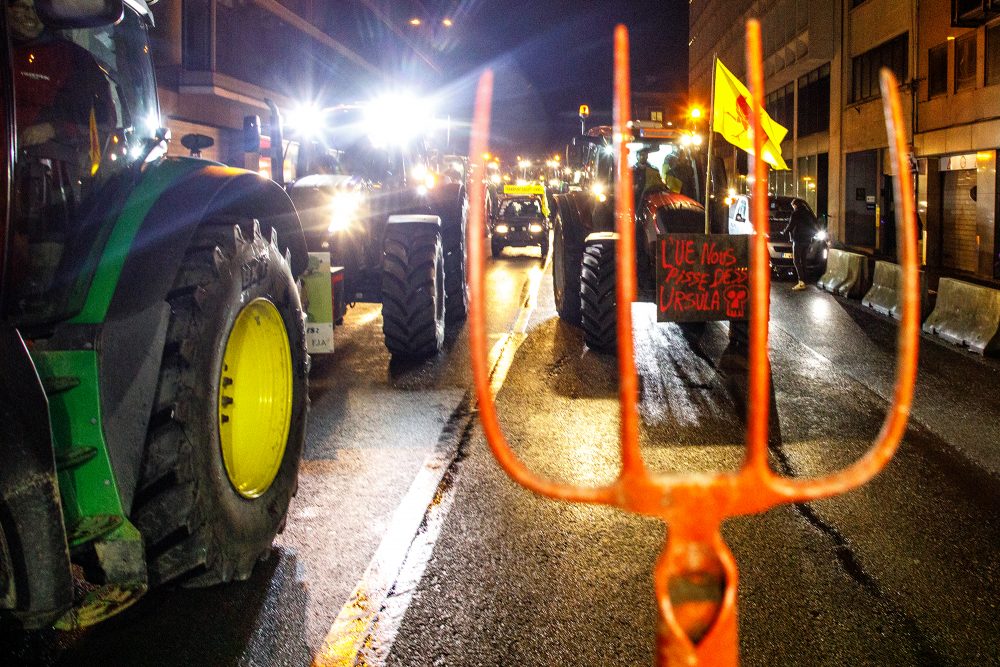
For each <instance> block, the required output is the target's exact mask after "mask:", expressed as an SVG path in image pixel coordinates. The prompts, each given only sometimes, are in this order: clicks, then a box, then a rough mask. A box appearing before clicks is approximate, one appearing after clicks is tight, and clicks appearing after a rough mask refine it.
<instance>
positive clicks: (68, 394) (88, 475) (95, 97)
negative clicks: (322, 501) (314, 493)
mask: <svg viewBox="0 0 1000 667" xmlns="http://www.w3.org/2000/svg"><path fill="white" fill-rule="evenodd" d="M6 9H7V11H6V12H4V13H2V14H0V33H2V34H3V37H2V40H0V50H3V51H4V53H3V58H2V59H0V62H2V63H3V66H2V67H0V87H2V89H3V98H2V99H3V105H2V107H0V142H2V144H3V147H4V150H3V158H2V161H0V175H2V178H0V184H2V185H0V210H2V211H3V218H2V220H0V277H2V278H0V419H2V421H3V424H4V426H3V428H2V429H0V621H2V622H4V623H7V622H11V621H13V622H15V623H17V624H18V625H20V626H21V627H24V628H29V629H32V628H44V627H49V626H52V625H55V626H56V627H57V628H61V629H72V628H77V627H82V626H87V625H91V624H93V623H96V622H98V621H101V620H102V619H104V618H106V617H108V616H110V615H112V614H115V613H117V612H118V611H120V610H121V609H124V608H125V607H127V606H128V605H129V604H131V603H133V602H134V601H135V600H137V599H138V598H139V597H140V596H141V595H142V594H143V593H144V592H145V591H146V590H147V588H149V587H152V586H157V585H160V584H164V583H167V582H176V583H180V584H183V585H185V586H205V585H210V584H216V583H221V582H226V581H230V580H233V579H246V578H247V577H249V576H250V572H251V570H252V568H253V567H254V564H255V563H256V562H257V560H258V559H259V558H260V557H261V556H262V554H265V553H267V551H268V549H269V548H270V545H271V541H272V539H273V538H274V535H275V534H276V533H277V531H278V530H279V528H280V527H281V526H282V525H283V523H284V521H285V516H286V512H287V508H288V503H289V501H290V499H291V497H292V495H293V494H294V492H295V489H296V480H297V475H298V468H299V461H300V457H301V452H302V446H303V439H304V433H305V423H306V412H307V407H308V395H307V392H308V379H307V371H308V358H307V355H306V348H305V339H304V336H305V334H304V330H303V312H302V306H301V303H300V300H299V293H298V291H297V289H296V280H297V277H298V276H299V275H300V274H301V272H302V271H303V270H304V269H305V267H306V264H307V259H308V257H307V253H306V246H305V239H304V237H303V235H302V229H301V227H300V225H299V221H298V217H297V216H296V213H295V209H294V207H293V206H292V203H291V201H290V200H289V198H288V196H287V195H286V194H285V193H284V191H283V190H282V189H281V188H280V187H279V186H278V185H276V184H274V183H272V182H270V181H267V180H263V179H261V178H259V177H258V176H257V175H256V174H254V173H251V172H248V171H243V170H237V169H230V168H227V167H224V166H222V165H217V164H214V163H210V162H206V161H203V160H195V159H188V158H182V159H172V158H166V157H163V154H164V153H165V147H166V144H167V141H168V139H169V132H168V131H167V130H165V129H163V128H161V124H160V114H159V105H158V101H157V97H156V85H155V81H154V78H153V66H152V63H151V61H150V55H149V43H150V42H149V39H150V38H149V35H148V34H147V27H148V26H149V25H150V23H151V18H150V14H149V9H148V7H147V5H146V3H145V2H143V0H128V1H127V2H123V0H72V1H70V0H35V3H34V7H32V5H31V4H30V3H23V2H21V3H16V4H13V3H8V5H7V7H6ZM36 12H37V15H36Z"/></svg>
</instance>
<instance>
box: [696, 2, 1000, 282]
mask: <svg viewBox="0 0 1000 667" xmlns="http://www.w3.org/2000/svg"><path fill="white" fill-rule="evenodd" d="M690 16H691V20H690V28H691V44H690V79H691V96H692V99H694V100H706V101H707V99H708V96H709V90H710V82H711V62H712V57H713V55H715V54H717V55H718V56H719V57H720V58H722V59H723V60H724V62H725V63H726V65H727V66H729V67H730V69H732V70H733V71H734V72H735V73H737V74H738V75H740V76H741V77H743V73H744V72H745V65H744V64H743V60H744V58H745V56H744V49H745V39H744V34H743V31H744V26H745V23H746V20H747V19H749V18H751V17H757V18H759V19H760V20H761V23H762V28H763V37H764V56H765V76H766V86H767V99H766V100H765V106H766V108H767V110H768V112H769V113H770V114H771V116H772V117H773V118H775V120H777V121H778V122H780V123H781V124H782V125H785V126H786V127H788V128H789V135H788V137H787V138H786V140H785V141H784V142H783V144H782V153H783V155H784V156H785V158H786V162H788V164H789V165H790V166H791V167H792V170H791V171H790V172H772V173H771V177H770V179H771V180H770V187H771V190H772V192H774V193H775V194H790V195H796V196H800V197H803V198H805V199H807V200H809V201H810V203H811V204H813V205H814V208H815V209H816V211H817V213H820V214H822V213H823V212H824V211H825V212H826V213H827V214H828V221H829V229H830V232H831V236H832V238H833V239H834V240H835V241H836V242H837V243H839V244H841V245H843V246H846V247H849V248H853V249H856V250H860V251H863V252H867V253H869V254H872V255H875V256H880V257H887V258H890V259H892V258H895V256H896V233H895V224H894V219H895V202H894V194H893V188H892V171H893V167H892V165H891V162H890V160H889V156H888V141H887V138H886V136H885V124H884V120H883V115H882V101H881V93H880V90H879V71H880V69H881V68H883V67H887V68H889V69H891V70H892V71H893V72H894V73H895V74H896V77H897V78H898V79H899V81H900V83H901V93H902V102H903V111H904V117H905V119H906V132H907V139H908V141H909V143H910V145H911V147H912V151H911V163H912V164H913V165H914V166H915V167H916V171H917V204H918V212H919V216H920V222H921V227H922V231H923V232H925V244H924V253H925V259H926V265H927V267H928V269H930V270H932V273H934V274H959V275H962V276H964V277H970V278H975V279H979V280H981V281H993V280H997V279H1000V260H998V257H1000V234H998V233H997V215H996V211H997V205H998V201H997V190H998V188H997V176H996V157H997V147H998V145H1000V2H997V1H996V0H982V1H978V2H976V1H971V0H923V1H922V2H915V1H914V0H836V1H834V0H826V1H823V0H819V1H814V2H798V1H797V0H771V1H768V0H758V1H756V2H752V1H743V2H724V1H722V0H700V1H699V0H696V1H695V2H693V3H692V5H691V14H690ZM734 164H735V167H736V169H735V173H736V178H737V179H739V178H741V177H742V174H741V172H740V166H741V160H739V159H737V160H734ZM735 184H736V185H737V186H740V185H741V183H740V182H739V180H736V181H735ZM813 191H814V193H815V194H813Z"/></svg>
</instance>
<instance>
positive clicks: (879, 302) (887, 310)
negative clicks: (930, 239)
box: [861, 260, 929, 320]
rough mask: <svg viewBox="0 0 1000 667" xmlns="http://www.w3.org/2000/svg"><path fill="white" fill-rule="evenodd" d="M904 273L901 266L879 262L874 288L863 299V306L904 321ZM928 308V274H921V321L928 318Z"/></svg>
mask: <svg viewBox="0 0 1000 667" xmlns="http://www.w3.org/2000/svg"><path fill="white" fill-rule="evenodd" d="M902 287H903V271H902V269H901V268H900V266H899V264H893V263H892V262H884V261H882V260H877V261H876V262H875V273H874V274H873V275H872V286H871V289H870V290H868V293H867V294H865V295H864V297H863V298H862V299H861V305H863V306H867V307H868V308H871V309H872V310H874V311H876V312H879V313H882V314H883V315H888V316H889V317H892V318H894V319H897V320H901V319H903V302H902V299H901V297H902ZM928 310H929V309H928V307H927V274H926V273H924V272H923V271H921V272H920V319H923V318H924V317H926V315H927V312H928Z"/></svg>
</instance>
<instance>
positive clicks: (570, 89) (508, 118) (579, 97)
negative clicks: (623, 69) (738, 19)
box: [436, 0, 688, 153]
mask: <svg viewBox="0 0 1000 667" xmlns="http://www.w3.org/2000/svg"><path fill="white" fill-rule="evenodd" d="M687 9H688V3H687V2H685V1H684V0H658V1H651V0H599V1H594V0H582V1H580V0H575V1H566V0H563V1H561V2H560V1H555V0H536V1H535V2H530V3H529V2H510V1H498V0H463V2H461V3H460V4H459V6H458V7H457V9H456V10H455V11H454V16H455V22H456V23H455V30H454V31H453V33H452V35H453V36H452V37H450V38H449V39H447V40H446V41H443V42H440V43H438V44H437V49H436V50H437V58H438V62H439V63H440V64H441V67H442V69H443V70H444V77H443V78H444V79H445V80H446V81H448V82H449V83H448V84H447V85H446V87H445V88H444V89H442V90H440V91H438V92H439V93H440V94H441V96H442V97H443V98H444V100H445V101H444V104H445V105H447V106H450V108H453V109H461V111H457V113H456V115H458V116H461V115H467V114H468V107H469V104H470V102H469V100H471V97H472V90H473V88H474V86H475V81H476V78H477V77H478V75H479V73H480V72H481V71H482V67H483V66H489V67H491V68H493V70H494V72H495V76H496V83H495V89H494V107H493V119H494V121H493V132H494V141H493V145H494V146H495V147H496V148H497V149H498V150H505V151H510V152H512V151H518V152H532V151H534V152H539V153H540V152H542V151H547V150H550V149H555V148H557V147H559V146H561V145H564V144H565V143H566V142H567V140H568V139H569V137H571V136H572V135H573V134H574V133H575V132H578V131H579V120H578V118H577V108H578V106H579V104H581V103H587V104H589V105H590V107H591V112H592V117H591V124H597V123H598V122H610V117H611V82H612V81H611V80H612V52H611V43H612V33H613V31H614V27H615V25H616V24H617V23H620V22H623V23H625V24H626V25H627V26H628V27H629V30H630V34H631V40H632V76H633V89H636V90H656V91H675V92H686V91H687V42H688V37H687V34H688V17H687Z"/></svg>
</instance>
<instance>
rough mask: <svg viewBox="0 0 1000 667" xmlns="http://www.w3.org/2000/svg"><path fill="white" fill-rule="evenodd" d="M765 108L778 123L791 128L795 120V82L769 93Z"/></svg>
mask: <svg viewBox="0 0 1000 667" xmlns="http://www.w3.org/2000/svg"><path fill="white" fill-rule="evenodd" d="M764 109H765V110H766V111H767V115H769V116H770V117H771V118H772V119H773V120H774V121H775V122H776V123H778V124H779V125H783V126H784V127H786V128H788V129H789V130H791V129H792V122H793V121H794V120H795V84H794V83H790V84H788V85H787V86H785V87H783V88H779V89H778V90H776V91H774V92H773V93H771V94H770V95H768V96H767V98H766V99H765V101H764Z"/></svg>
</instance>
